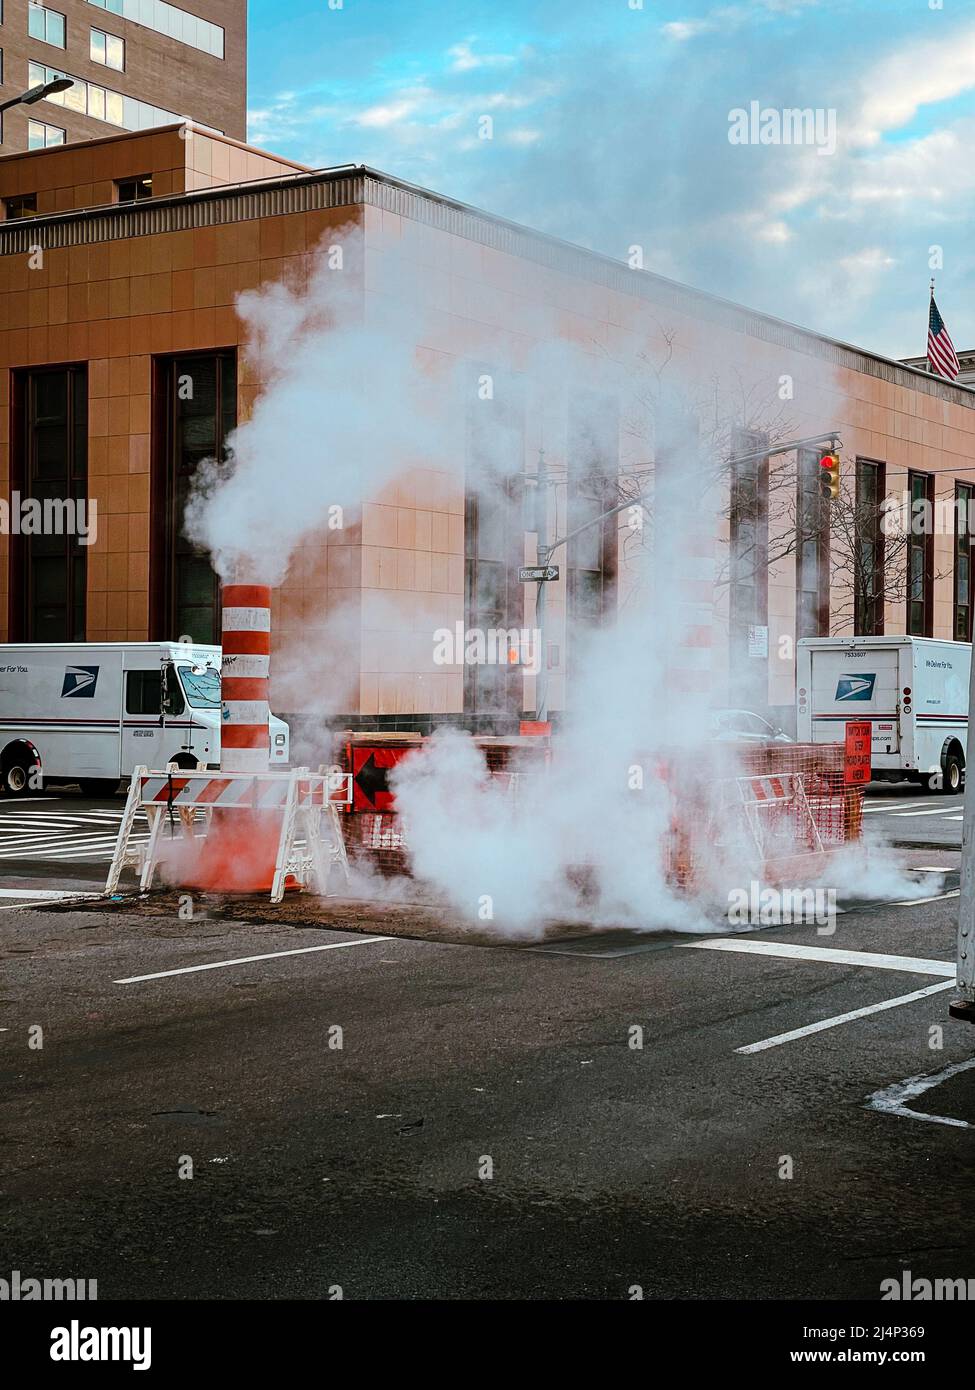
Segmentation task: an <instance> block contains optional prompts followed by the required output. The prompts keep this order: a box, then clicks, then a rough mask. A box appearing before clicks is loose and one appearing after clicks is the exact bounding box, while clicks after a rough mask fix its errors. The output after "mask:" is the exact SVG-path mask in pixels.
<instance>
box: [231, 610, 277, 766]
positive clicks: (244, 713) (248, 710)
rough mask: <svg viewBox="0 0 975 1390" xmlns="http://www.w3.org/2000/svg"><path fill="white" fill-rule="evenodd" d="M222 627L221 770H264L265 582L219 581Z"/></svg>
mask: <svg viewBox="0 0 975 1390" xmlns="http://www.w3.org/2000/svg"><path fill="white" fill-rule="evenodd" d="M222 627H223V674H222V680H221V686H222V696H223V724H222V727H221V730H220V748H221V755H220V766H221V770H222V771H224V772H267V771H268V768H269V766H270V757H271V744H270V737H269V735H268V724H267V721H268V675H269V671H270V664H271V590H270V587H269V586H268V585H266V584H225V585H224V588H223V622H222Z"/></svg>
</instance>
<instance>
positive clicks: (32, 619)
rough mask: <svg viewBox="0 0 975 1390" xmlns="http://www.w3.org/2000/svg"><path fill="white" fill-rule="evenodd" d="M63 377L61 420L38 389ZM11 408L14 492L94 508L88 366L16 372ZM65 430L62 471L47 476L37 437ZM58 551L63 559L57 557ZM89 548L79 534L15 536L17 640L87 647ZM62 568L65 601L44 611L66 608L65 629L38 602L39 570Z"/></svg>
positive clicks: (11, 610)
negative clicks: (40, 401) (54, 625)
mask: <svg viewBox="0 0 975 1390" xmlns="http://www.w3.org/2000/svg"><path fill="white" fill-rule="evenodd" d="M56 376H63V377H64V378H65V388H64V395H65V405H64V414H63V416H62V417H60V419H56V418H54V417H47V422H46V423H45V422H44V420H43V419H42V418H41V417H40V416H39V415H38V414H37V404H36V403H37V394H38V386H39V383H40V381H41V380H42V379H51V378H53V377H56ZM12 388H13V389H12V410H11V441H10V442H11V451H10V458H11V469H10V487H11V492H14V491H16V492H19V493H20V495H21V497H22V498H29V497H30V498H36V499H37V500H38V501H40V502H42V503H43V501H44V500H45V498H46V497H47V498H49V499H51V500H67V499H69V498H70V499H72V500H74V501H75V502H76V503H77V502H81V501H84V502H85V503H86V504H88V503H89V497H88V364H87V363H86V362H74V363H58V364H57V365H53V366H43V367H25V368H19V369H17V370H16V371H15V372H14V373H13V381H12ZM57 428H60V429H62V430H63V433H64V436H65V450H64V452H65V469H64V472H63V474H61V475H51V476H47V477H45V476H43V463H42V462H40V461H39V447H38V446H39V436H40V434H41V431H43V430H45V429H50V430H55V429H57ZM59 552H60V553H59ZM87 558H88V547H86V546H83V545H82V544H81V540H80V537H79V536H77V535H74V536H72V535H68V534H67V533H66V534H65V535H64V536H57V537H49V536H25V535H11V537H10V590H9V598H8V621H9V628H10V633H11V640H12V641H15V642H37V641H45V642H83V641H85V640H86V636H87V600H88V566H87ZM57 560H60V561H62V562H63V565H64V577H63V581H62V584H61V586H60V587H61V592H62V596H63V601H62V602H59V603H57V604H51V603H50V601H49V602H48V604H47V605H46V606H47V607H48V608H54V609H63V612H64V621H63V624H62V627H61V630H60V631H52V630H51V629H50V628H49V627H46V626H45V625H44V622H43V619H42V616H41V612H40V609H41V601H40V600H39V598H38V596H37V587H38V582H37V581H38V570H39V568H40V566H41V565H42V563H43V562H45V561H57Z"/></svg>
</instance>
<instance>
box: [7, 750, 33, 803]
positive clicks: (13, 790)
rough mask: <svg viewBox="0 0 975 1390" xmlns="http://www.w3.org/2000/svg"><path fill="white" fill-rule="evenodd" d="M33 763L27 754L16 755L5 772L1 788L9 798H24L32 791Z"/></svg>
mask: <svg viewBox="0 0 975 1390" xmlns="http://www.w3.org/2000/svg"><path fill="white" fill-rule="evenodd" d="M30 771H31V762H30V760H29V758H28V757H27V754H26V753H16V754H14V756H13V758H12V759H11V761H10V762H9V763H7V765H6V767H5V768H4V770H3V776H2V778H0V786H2V789H3V791H4V793H5V794H6V795H7V796H24V795H25V793H26V792H28V791H29V790H30Z"/></svg>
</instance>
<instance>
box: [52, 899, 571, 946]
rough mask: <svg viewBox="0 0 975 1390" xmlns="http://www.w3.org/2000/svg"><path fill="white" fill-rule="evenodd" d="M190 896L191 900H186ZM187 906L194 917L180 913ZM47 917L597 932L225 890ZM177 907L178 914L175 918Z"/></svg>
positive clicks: (62, 908)
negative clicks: (500, 925) (488, 923)
mask: <svg viewBox="0 0 975 1390" xmlns="http://www.w3.org/2000/svg"><path fill="white" fill-rule="evenodd" d="M188 899H189V902H188V901H187V900H188ZM187 907H189V908H190V909H191V911H192V914H193V915H192V917H189V918H187V917H186V916H185V913H186V911H187ZM41 910H43V911H45V912H55V913H56V912H69V911H70V912H72V913H85V912H97V913H102V914H107V915H114V914H116V913H118V914H121V915H123V916H127V917H131V916H139V917H147V918H166V919H169V920H170V921H173V922H178V921H180V920H183V921H187V922H201V921H214V922H247V923H253V924H254V925H260V926H274V927H293V928H295V929H296V930H326V931H347V932H357V933H360V934H362V935H364V936H404V937H415V938H417V939H419V940H422V941H441V942H448V943H452V944H455V945H466V946H529V945H532V944H534V943H536V942H539V941H546V940H552V939H555V938H558V937H563V936H567V935H570V934H571V935H574V936H581V935H583V934H588V933H589V932H595V931H596V930H597V929H596V928H594V927H593V926H592V924H591V923H585V922H581V921H577V922H572V921H559V922H550V923H548V924H546V926H545V928H544V929H543V930H541V931H538V932H533V933H530V934H527V933H526V934H521V935H515V934H512V933H508V932H503V931H501V930H500V929H499V930H494V931H490V930H486V929H485V927H484V925H483V923H480V922H478V923H474V922H471V923H465V922H464V921H463V919H461V918H459V917H458V915H457V913H456V911H455V910H454V909H452V908H451V907H449V906H448V905H447V904H444V903H437V902H431V901H427V900H420V899H419V898H416V899H414V900H410V901H402V902H380V901H376V900H375V899H365V898H318V897H315V896H314V895H313V894H310V893H287V894H286V895H285V899H284V901H283V902H281V903H272V902H270V901H269V900H268V899H267V898H266V897H264V896H263V895H257V894H231V893H226V894H224V893H199V892H195V893H192V894H189V893H188V892H187V891H186V890H185V889H180V890H171V889H162V890H159V891H156V892H152V893H145V894H138V893H132V894H127V893H122V894H119V895H118V896H117V897H115V898H101V899H94V898H93V899H89V900H87V901H84V902H74V903H52V904H50V905H47V904H45V905H44V907H43V909H41ZM181 910H182V912H183V914H184V916H183V917H182V918H181V917H180V911H181Z"/></svg>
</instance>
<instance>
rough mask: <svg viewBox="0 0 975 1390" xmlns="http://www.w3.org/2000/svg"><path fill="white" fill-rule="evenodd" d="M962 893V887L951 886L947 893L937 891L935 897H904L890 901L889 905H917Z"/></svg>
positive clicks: (935, 901) (957, 895) (936, 901)
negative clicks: (897, 900)
mask: <svg viewBox="0 0 975 1390" xmlns="http://www.w3.org/2000/svg"><path fill="white" fill-rule="evenodd" d="M960 895H961V889H960V888H949V889H948V891H947V893H935V895H934V897H933V898H902V899H901V900H900V901H899V902H894V903H888V904H887V906H888V907H917V905H918V903H940V902H944V900H945V898H957V897H959V896H960Z"/></svg>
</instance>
